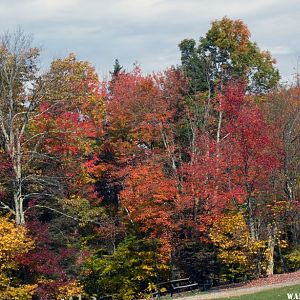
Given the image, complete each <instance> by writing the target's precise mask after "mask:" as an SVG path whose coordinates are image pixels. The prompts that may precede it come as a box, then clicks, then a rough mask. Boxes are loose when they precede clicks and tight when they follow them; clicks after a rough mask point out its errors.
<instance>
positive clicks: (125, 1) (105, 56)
mask: <svg viewBox="0 0 300 300" xmlns="http://www.w3.org/2000/svg"><path fill="white" fill-rule="evenodd" d="M225 15H226V16H228V17H230V18H233V19H242V20H243V21H244V22H245V23H246V24H247V25H248V27H249V29H250V31H251V33H252V40H253V41H256V42H257V43H258V45H259V47H260V48H262V49H267V50H270V51H271V53H272V54H273V56H274V57H275V58H276V60H277V62H278V67H279V69H280V71H281V74H282V76H283V77H284V78H290V77H291V76H292V74H294V73H295V72H296V68H297V59H298V57H299V56H300V0H285V1H283V0H110V1H104V0H0V24H1V28H2V31H3V32H4V31H5V30H13V29H15V28H16V27H17V26H21V27H22V28H23V29H24V31H25V32H27V33H32V34H33V35H34V43H35V44H36V45H37V46H42V48H43V55H42V58H41V61H42V64H43V66H44V67H47V65H48V64H49V62H50V61H51V60H52V59H53V58H57V57H63V56H65V55H67V54H68V53H69V52H74V53H76V54H77V55H78V57H79V58H80V59H85V60H89V61H90V62H91V63H92V64H93V65H94V66H95V67H96V69H97V71H98V72H99V74H100V75H102V76H103V75H105V74H107V72H108V71H109V70H111V69H112V66H113V64H114V60H115V58H118V59H119V61H120V63H121V65H123V66H124V67H126V68H131V66H132V64H133V63H134V62H135V61H137V62H138V63H139V64H140V65H141V66H142V69H143V70H144V71H145V72H151V71H153V70H155V71H157V70H162V69H164V68H165V67H167V66H170V65H172V64H173V65H176V64H178V63H179V60H180V53H179V50H178V44H179V42H180V41H181V40H182V39H184V38H194V39H196V40H198V39H199V37H200V36H203V35H205V33H206V32H207V30H208V29H209V27H210V22H211V21H212V20H215V19H220V18H222V17H223V16H225Z"/></svg>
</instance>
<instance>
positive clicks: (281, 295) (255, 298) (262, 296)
mask: <svg viewBox="0 0 300 300" xmlns="http://www.w3.org/2000/svg"><path fill="white" fill-rule="evenodd" d="M288 296H290V297H288ZM299 296H300V285H299V284H298V285H291V286H287V287H284V288H277V289H273V290H267V291H263V292H258V293H255V294H248V295H242V296H235V297H227V298H220V299H219V300H225V299H241V300H274V299H278V300H281V299H283V300H286V299H293V300H294V299H300V297H299Z"/></svg>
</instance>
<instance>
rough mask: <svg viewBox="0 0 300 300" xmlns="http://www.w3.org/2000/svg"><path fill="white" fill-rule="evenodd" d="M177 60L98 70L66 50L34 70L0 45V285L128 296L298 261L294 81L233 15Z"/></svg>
mask: <svg viewBox="0 0 300 300" xmlns="http://www.w3.org/2000/svg"><path fill="white" fill-rule="evenodd" d="M179 50H180V53H181V64H180V65H179V66H171V67H170V68H168V69H166V70H164V71H161V72H157V73H152V74H148V75H145V74H143V72H142V70H141V68H140V67H139V66H137V65H135V66H134V67H133V70H131V71H128V70H125V69H124V68H123V67H122V66H121V65H120V63H119V62H118V60H116V62H115V66H114V69H113V71H112V72H111V73H110V77H109V78H106V79H99V77H98V75H97V73H96V71H95V69H94V67H93V66H92V65H91V64H90V63H89V62H87V61H81V60H78V59H77V58H76V55H75V54H70V55H69V56H67V57H66V58H59V59H55V60H53V61H52V63H51V66H50V68H49V70H47V71H46V72H41V71H40V69H39V64H38V58H39V54H40V49H38V48H35V47H33V46H32V44H31V41H30V38H29V37H28V36H26V35H25V34H24V33H23V32H22V31H20V30H18V31H16V32H14V33H13V34H6V35H4V36H2V39H1V42H0V161H1V164H0V173H1V176H0V208H1V218H0V236H1V240H0V268H1V275H0V296H1V299H34V298H37V297H39V298H40V299H61V298H63V297H69V296H72V295H76V294H79V293H81V294H83V295H84V294H86V295H90V296H92V295H97V296H106V295H112V297H113V298H116V299H136V298H142V297H146V296H147V295H148V296H149V295H151V293H152V292H155V291H156V290H157V284H158V283H159V282H162V281H166V280H169V279H174V278H180V277H181V276H189V277H190V278H191V279H193V280H194V281H196V282H204V281H205V280H208V279H210V280H212V281H214V280H217V279H218V280H219V279H220V278H223V279H224V280H225V281H227V282H238V281H241V280H245V279H253V278H256V277H259V276H269V275H272V274H273V273H274V272H275V273H282V272H288V271H293V270H296V269H297V268H299V267H300V246H299V244H300V234H299V232H300V231H299V229H300V228H299V227H300V223H299V192H300V190H299V179H300V169H299V168H300V157H299V153H300V152H299V150H300V149H299V148H300V142H299V137H300V135H299V129H300V120H299V119H300V87H299V84H298V82H297V80H296V81H295V83H293V84H290V85H289V86H283V85H281V84H280V82H279V80H280V75H279V71H278V70H277V69H276V67H275V60H274V59H273V57H272V56H271V54H270V53H269V52H268V51H262V50H260V48H259V47H258V45H257V44H256V43H254V42H252V41H251V37H250V32H249V30H248V28H247V26H246V25H245V24H244V23H243V21H241V20H231V19H229V18H227V17H224V18H223V19H221V20H216V21H214V22H212V24H211V27H210V29H209V30H208V32H207V33H206V35H205V36H204V37H201V38H200V39H199V42H198V43H197V42H196V41H195V40H193V39H185V40H183V41H181V43H180V44H179Z"/></svg>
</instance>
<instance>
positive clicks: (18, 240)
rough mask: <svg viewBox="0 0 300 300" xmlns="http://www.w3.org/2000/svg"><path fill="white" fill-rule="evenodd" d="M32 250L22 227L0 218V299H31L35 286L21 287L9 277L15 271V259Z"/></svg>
mask: <svg viewBox="0 0 300 300" xmlns="http://www.w3.org/2000/svg"><path fill="white" fill-rule="evenodd" d="M32 248H33V241H32V240H31V239H30V238H29V237H27V231H26V228H25V227H24V226H20V225H19V226H17V225H16V224H15V223H14V222H12V221H10V220H9V218H8V217H1V218H0V272H1V274H0V299H13V300H23V299H24V300H26V299H31V298H32V295H33V293H34V291H35V289H36V288H37V285H35V284H32V285H29V284H28V285H22V284H20V283H18V282H15V280H14V278H13V277H12V276H11V271H12V270H17V268H18V264H17V261H16V259H15V258H16V257H17V256H18V255H21V254H25V253H27V252H28V251H29V250H31V249H32Z"/></svg>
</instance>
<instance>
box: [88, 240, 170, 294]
mask: <svg viewBox="0 0 300 300" xmlns="http://www.w3.org/2000/svg"><path fill="white" fill-rule="evenodd" d="M156 248H157V246H156V243H155V242H154V240H152V241H151V240H146V239H138V238H137V237H134V236H128V237H127V238H126V239H125V240H124V241H123V242H121V243H120V244H119V246H118V247H117V249H116V251H115V252H114V253H112V254H110V255H99V254H98V255H94V256H93V257H91V259H90V260H89V262H88V263H87V264H86V270H85V273H87V274H88V276H87V277H86V280H85V286H86V291H87V292H88V293H89V294H95V295H98V297H99V295H113V298H114V299H135V298H141V297H143V296H145V294H147V293H149V292H151V291H155V290H156V286H155V283H156V282H157V280H159V278H161V276H163V274H164V273H166V271H167V270H168V266H167V265H166V264H165V263H163V262H162V261H161V257H160V255H159V254H158V253H156Z"/></svg>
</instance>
